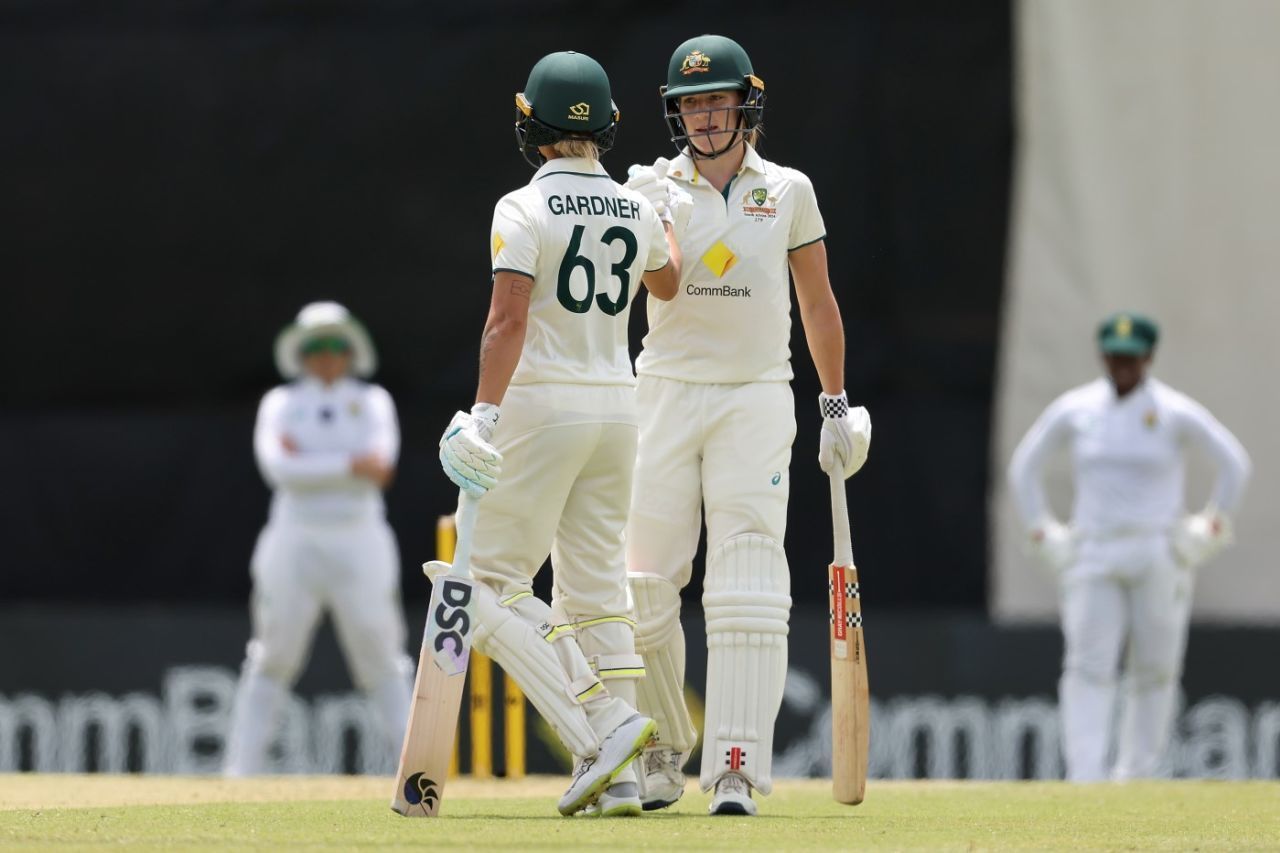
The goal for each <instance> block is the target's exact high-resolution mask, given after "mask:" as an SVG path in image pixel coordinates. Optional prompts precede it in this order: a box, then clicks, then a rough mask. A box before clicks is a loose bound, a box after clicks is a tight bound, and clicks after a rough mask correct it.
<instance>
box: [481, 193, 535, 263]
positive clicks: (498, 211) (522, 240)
mask: <svg viewBox="0 0 1280 853" xmlns="http://www.w3.org/2000/svg"><path fill="white" fill-rule="evenodd" d="M489 250H490V257H491V258H492V259H493V271H494V273H500V272H515V273H520V274H521V275H527V276H528V277H529V278H533V277H534V273H535V272H537V269H538V232H537V229H536V228H535V227H534V224H533V222H532V221H530V218H529V215H528V213H527V212H526V211H525V210H524V209H523V208H522V207H521V206H520V203H519V202H517V201H516V200H515V199H513V198H512V197H511V196H507V197H505V198H503V199H502V201H500V202H498V205H497V207H495V208H494V210H493V228H492V229H491V230H490V232H489Z"/></svg>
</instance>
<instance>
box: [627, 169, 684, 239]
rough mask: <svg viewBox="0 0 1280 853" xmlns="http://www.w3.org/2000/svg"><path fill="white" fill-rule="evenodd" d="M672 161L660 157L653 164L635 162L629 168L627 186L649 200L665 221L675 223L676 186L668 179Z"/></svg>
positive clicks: (659, 216)
mask: <svg viewBox="0 0 1280 853" xmlns="http://www.w3.org/2000/svg"><path fill="white" fill-rule="evenodd" d="M670 166H671V162H670V161H669V160H667V158H666V157H659V158H658V159H657V160H655V161H654V163H653V165H652V166H641V165H640V164H638V163H637V164H634V165H633V166H632V167H631V168H630V169H627V184H626V186H627V188H628V189H632V190H635V191H636V192H638V193H640V194H641V195H642V196H644V197H645V198H647V199H648V200H649V204H651V205H653V209H654V212H656V213H657V214H658V218H659V219H661V220H662V221H663V222H666V223H670V224H674V216H673V214H674V211H675V199H674V198H673V190H674V189H675V187H674V186H673V185H672V183H671V181H670V180H668V179H667V169H668V168H669V167H670Z"/></svg>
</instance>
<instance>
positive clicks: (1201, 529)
mask: <svg viewBox="0 0 1280 853" xmlns="http://www.w3.org/2000/svg"><path fill="white" fill-rule="evenodd" d="M1233 541H1235V536H1234V534H1233V532H1232V529H1231V519H1230V518H1228V517H1227V516H1225V515H1223V514H1222V513H1220V512H1218V511H1217V510H1216V509H1214V508H1213V507H1209V508H1208V509H1206V510H1205V511H1204V512H1198V513H1196V514H1195V515H1188V516H1187V517H1186V518H1184V519H1182V520H1181V521H1179V522H1178V526H1177V527H1175V528H1174V529H1173V556H1174V557H1175V558H1176V559H1177V561H1178V562H1179V563H1181V564H1182V565H1183V566H1186V567H1187V568H1189V569H1194V568H1195V567H1196V566H1199V565H1200V564H1201V563H1204V562H1206V561H1207V560H1209V559H1211V558H1213V557H1214V556H1215V555H1216V554H1217V553H1218V552H1219V551H1221V550H1222V549H1223V548H1226V547H1227V546H1228V545H1230V544H1231V543H1232V542H1233Z"/></svg>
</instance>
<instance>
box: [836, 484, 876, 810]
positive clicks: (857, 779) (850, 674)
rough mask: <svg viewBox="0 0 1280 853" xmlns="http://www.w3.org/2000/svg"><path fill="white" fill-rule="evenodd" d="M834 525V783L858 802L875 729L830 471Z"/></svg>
mask: <svg viewBox="0 0 1280 853" xmlns="http://www.w3.org/2000/svg"><path fill="white" fill-rule="evenodd" d="M831 526H832V530H833V531H834V534H835V536H834V539H835V557H834V558H833V559H832V561H831V565H830V566H829V567H828V568H827V589H828V593H829V595H830V601H831V785H832V794H833V795H834V796H835V799H836V802H838V803H846V804H848V805H857V804H858V803H860V802H862V799H863V796H864V795H865V794H866V789H867V749H868V746H869V744H870V734H871V718H870V714H871V708H870V694H869V693H868V691H867V654H866V647H865V645H864V644H863V641H862V603H861V599H860V597H859V591H858V570H857V568H855V567H854V565H853V545H852V543H851V542H850V537H851V534H850V532H849V506H848V503H847V500H846V498H845V491H844V478H843V477H842V476H840V472H835V473H833V474H832V475H831Z"/></svg>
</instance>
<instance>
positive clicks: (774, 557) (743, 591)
mask: <svg viewBox="0 0 1280 853" xmlns="http://www.w3.org/2000/svg"><path fill="white" fill-rule="evenodd" d="M790 591H791V578H790V572H789V571H788V569H787V556H786V554H785V553H783V551H782V546H781V545H780V544H779V543H778V542H777V541H776V540H774V539H771V538H769V537H767V536H761V535H759V534H754V533H748V534H743V535H741V536H734V537H732V538H731V539H728V540H726V541H725V542H724V543H723V544H721V545H720V546H719V547H718V548H716V549H715V550H714V551H713V552H712V553H711V554H710V555H709V556H708V557H707V579H706V585H705V587H704V591H703V594H702V606H703V609H704V610H705V611H706V615H707V711H706V725H705V728H704V738H703V747H702V776H701V780H700V781H701V783H702V790H704V791H709V790H711V788H712V787H713V786H714V785H715V783H716V781H717V780H718V779H719V778H720V777H721V776H723V775H724V774H725V773H730V772H732V773H738V774H741V775H742V776H744V777H746V779H747V781H748V782H750V783H751V786H752V787H753V788H756V789H757V790H759V791H760V792H761V793H763V794H767V793H769V792H770V791H771V790H772V788H773V779H772V778H771V770H772V766H773V724H774V721H775V720H776V719H777V716H778V709H779V708H780V707H781V705H782V690H783V685H784V683H785V681H786V678H787V619H788V616H789V615H790V612H791V596H790V594H789V593H790Z"/></svg>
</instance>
